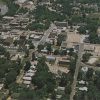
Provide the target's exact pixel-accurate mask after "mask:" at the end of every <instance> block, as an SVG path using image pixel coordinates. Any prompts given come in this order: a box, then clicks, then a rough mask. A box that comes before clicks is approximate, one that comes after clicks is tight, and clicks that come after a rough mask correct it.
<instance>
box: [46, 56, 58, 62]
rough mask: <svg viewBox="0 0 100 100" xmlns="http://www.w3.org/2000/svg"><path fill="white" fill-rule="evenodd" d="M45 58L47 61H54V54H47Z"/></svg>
mask: <svg viewBox="0 0 100 100" xmlns="http://www.w3.org/2000/svg"><path fill="white" fill-rule="evenodd" d="M46 60H47V61H48V62H51V61H55V60H56V58H55V57H54V56H52V55H49V56H46Z"/></svg>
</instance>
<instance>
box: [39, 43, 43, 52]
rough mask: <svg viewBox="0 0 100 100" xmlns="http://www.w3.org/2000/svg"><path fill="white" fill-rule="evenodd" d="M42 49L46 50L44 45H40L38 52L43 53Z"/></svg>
mask: <svg viewBox="0 0 100 100" xmlns="http://www.w3.org/2000/svg"><path fill="white" fill-rule="evenodd" d="M42 49H44V45H42V44H40V45H38V52H41V50H42Z"/></svg>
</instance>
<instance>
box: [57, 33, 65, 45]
mask: <svg viewBox="0 0 100 100" xmlns="http://www.w3.org/2000/svg"><path fill="white" fill-rule="evenodd" d="M65 38H66V36H65V35H63V34H59V35H58V38H57V45H58V46H60V45H61V43H62V41H64V40H65Z"/></svg>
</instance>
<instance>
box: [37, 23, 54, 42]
mask: <svg viewBox="0 0 100 100" xmlns="http://www.w3.org/2000/svg"><path fill="white" fill-rule="evenodd" d="M54 27H55V25H54V24H53V23H52V24H51V25H50V27H49V29H48V30H46V31H45V32H44V36H43V37H42V39H41V40H40V41H39V43H38V44H44V43H45V42H46V39H47V38H48V37H49V35H50V33H51V32H52V30H53V29H54Z"/></svg>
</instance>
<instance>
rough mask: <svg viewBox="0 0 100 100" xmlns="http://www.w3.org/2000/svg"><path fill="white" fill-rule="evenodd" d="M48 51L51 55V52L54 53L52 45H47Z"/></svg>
mask: <svg viewBox="0 0 100 100" xmlns="http://www.w3.org/2000/svg"><path fill="white" fill-rule="evenodd" d="M46 49H47V50H48V52H49V53H51V51H52V47H51V44H47V48H46Z"/></svg>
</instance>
